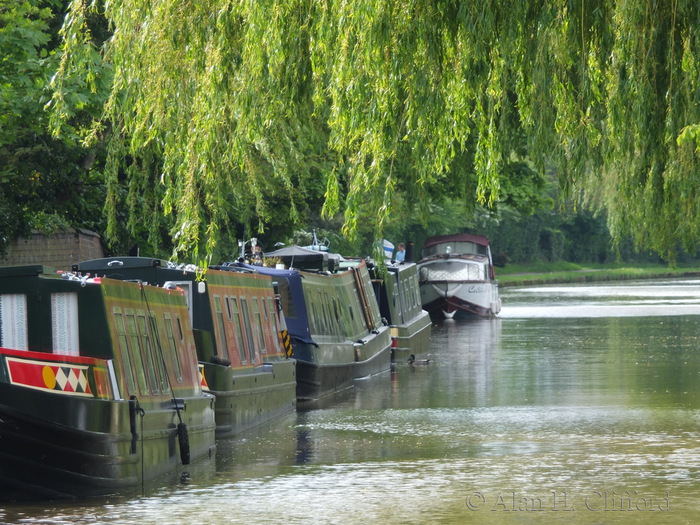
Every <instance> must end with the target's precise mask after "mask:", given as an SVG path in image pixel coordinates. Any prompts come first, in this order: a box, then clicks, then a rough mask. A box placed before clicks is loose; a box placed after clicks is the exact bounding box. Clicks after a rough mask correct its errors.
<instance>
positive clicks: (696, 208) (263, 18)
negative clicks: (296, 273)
mask: <svg viewBox="0 0 700 525" xmlns="http://www.w3.org/2000/svg"><path fill="white" fill-rule="evenodd" d="M101 9H102V10H101ZM98 15H103V16H104V19H105V20H106V21H107V23H108V24H109V28H110V30H111V36H110V37H109V38H108V39H106V41H105V42H104V46H102V40H103V39H102V38H101V37H100V36H99V35H96V33H95V31H94V29H93V27H94V26H95V24H94V23H92V25H91V20H94V18H95V17H97V16H98ZM91 17H92V18H91ZM97 25H98V26H99V24H97ZM699 35H700V5H699V4H698V3H697V1H696V0H672V1H671V2H670V3H668V4H667V3H664V2H651V1H639V0H614V1H613V0H588V1H586V2H583V1H581V2H572V1H569V0H548V1H543V0H529V1H526V0H522V1H516V2H494V1H485V2H474V3H469V2H456V1H454V0H401V1H399V0H366V1H363V2H345V1H339V0H320V1H319V0H274V1H273V0H263V1H258V2H240V1H237V0H201V1H197V2H187V1H182V0H161V1H159V2H150V1H147V0H123V1H121V2H105V3H104V5H102V3H101V2H98V1H97V0H92V1H90V2H88V0H72V2H71V3H70V9H69V11H68V15H67V17H66V20H65V25H64V29H63V50H64V54H63V56H62V62H61V67H60V69H59V73H58V75H57V77H56V81H55V83H54V96H53V99H52V109H53V115H54V117H53V118H54V127H55V129H61V127H62V126H64V125H65V122H67V121H72V119H73V118H74V116H75V115H78V114H79V113H80V110H81V109H83V110H84V109H85V108H90V107H92V106H91V100H92V101H94V100H95V99H94V98H92V99H91V98H87V99H84V100H83V99H80V98H78V99H71V95H72V94H74V91H75V89H74V87H77V91H78V92H79V93H82V94H83V95H85V94H86V93H90V94H94V95H96V96H98V95H100V93H101V92H102V91H101V90H102V87H101V86H108V88H109V97H108V98H107V99H106V102H105V104H104V108H103V113H102V114H101V115H99V116H97V115H95V116H94V118H93V122H92V125H91V126H87V127H80V126H76V127H75V128H74V129H75V133H74V135H75V136H76V137H79V138H81V139H82V140H83V141H86V142H88V143H90V141H96V140H98V139H100V138H105V139H107V140H108V141H109V142H110V145H109V155H108V156H107V160H106V163H107V164H106V167H105V176H106V181H107V185H108V200H107V211H108V214H109V224H110V229H109V230H108V234H109V236H110V237H112V238H114V236H115V235H116V232H117V229H118V226H119V222H118V221H117V214H118V210H119V207H120V205H121V204H122V203H123V202H124V201H122V200H120V198H119V191H118V190H117V186H119V185H125V186H126V187H128V188H129V192H128V195H129V198H127V199H126V202H125V203H126V204H127V205H128V209H129V216H130V219H129V221H128V228H129V230H130V231H132V232H133V231H135V230H136V228H137V226H138V224H137V223H139V222H142V220H143V218H144V217H151V216H153V214H157V215H158V216H160V217H161V218H162V220H161V221H160V222H158V224H157V228H158V230H159V231H162V228H166V229H167V231H168V232H169V235H170V236H171V237H172V240H173V249H174V251H175V253H187V252H189V253H191V254H192V255H194V256H195V258H198V254H200V253H205V254H207V255H209V256H212V254H214V253H216V250H217V244H219V243H221V242H222V237H223V236H225V235H230V234H232V233H233V232H234V231H236V232H237V233H238V234H239V235H240V232H239V231H238V230H239V228H238V226H237V225H242V230H243V231H244V232H252V231H256V232H257V233H261V234H262V233H264V231H265V229H266V228H267V227H268V225H269V224H272V223H275V222H277V221H278V220H279V219H280V217H282V216H285V217H287V218H288V222H289V224H290V225H292V226H294V225H297V224H299V222H300V221H301V219H302V218H304V217H305V216H306V214H307V213H309V214H318V212H319V211H322V212H323V216H324V217H325V218H332V217H335V216H336V214H337V213H342V214H343V220H344V232H345V233H346V234H347V235H348V237H349V238H350V239H351V241H352V242H360V243H361V242H364V236H365V235H369V236H370V237H371V238H373V239H377V238H381V237H383V236H385V235H386V233H387V232H391V231H392V229H394V230H395V229H396V228H398V226H397V224H398V221H404V222H405V221H407V220H408V219H411V218H413V217H414V216H417V217H418V222H419V223H420V224H421V225H422V226H424V225H425V224H427V223H428V222H429V221H430V222H432V221H434V220H435V210H436V206H438V207H439V206H443V204H444V203H445V202H446V201H445V200H444V199H442V200H441V199H435V197H436V195H440V194H448V196H449V199H450V200H453V201H460V202H461V203H462V204H461V206H463V208H464V209H466V210H476V209H477V203H478V204H479V205H483V206H486V207H489V208H491V209H492V210H493V211H492V212H490V213H492V214H493V215H494V216H496V217H497V216H498V211H497V209H495V210H494V207H495V208H498V206H506V207H517V208H523V209H525V208H529V209H530V210H534V209H537V207H538V206H539V205H540V204H541V202H540V201H539V198H538V195H539V194H541V193H542V189H543V188H542V180H543V178H542V177H543V174H544V168H545V166H550V165H553V166H556V168H557V174H558V176H559V181H560V184H561V186H562V187H563V188H564V189H565V190H566V191H567V192H568V195H569V196H572V197H576V198H580V199H582V201H583V202H585V203H586V204H587V205H589V206H591V207H594V208H603V209H606V210H607V217H608V223H609V226H610V231H611V233H612V238H613V240H615V241H617V242H618V243H621V242H622V241H623V240H624V239H626V238H628V237H631V238H633V239H634V242H635V245H636V246H637V247H649V248H653V249H655V250H657V251H659V252H660V253H662V254H664V255H666V256H667V257H669V258H671V259H673V258H674V257H675V254H676V251H677V247H678V246H679V243H680V245H681V246H682V247H684V248H685V249H686V250H690V249H691V248H692V247H693V246H694V244H695V242H696V241H697V240H698V239H699V238H700V230H699V229H698V228H699V227H698V224H700V204H699V202H698V200H697V199H696V198H695V196H696V195H697V194H698V189H700V187H699V186H700V176H699V175H698V166H699V164H698V152H699V151H700V141H699V139H698V137H699V136H700V132H698V129H699V127H700V113H699V112H700V105H698V104H697V97H698V92H699V90H700V85H699V83H698V81H699V76H698V68H697V58H696V57H698V56H700V49H699V48H700V40H699V38H698V36H699ZM97 98H99V97H97ZM87 113H90V112H89V111H87ZM147 189H149V190H148V191H146V190H147ZM305 203H309V207H308V208H306V207H305ZM317 204H318V206H317ZM154 222H157V221H154ZM368 231H370V232H371V233H367V232H368ZM156 237H157V236H156V235H155V232H153V231H152V232H151V238H152V239H153V240H154V242H155V239H156ZM555 237H556V235H555ZM551 247H552V248H553V249H554V248H556V249H555V251H556V252H557V253H558V252H559V251H560V250H563V249H566V247H565V246H560V245H559V244H558V243H556V242H555V243H554V244H552V245H551Z"/></svg>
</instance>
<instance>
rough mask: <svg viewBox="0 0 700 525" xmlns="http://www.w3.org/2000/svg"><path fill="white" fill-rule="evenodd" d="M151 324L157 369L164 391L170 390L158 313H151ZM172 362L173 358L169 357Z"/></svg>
mask: <svg viewBox="0 0 700 525" xmlns="http://www.w3.org/2000/svg"><path fill="white" fill-rule="evenodd" d="M149 321H150V323H149V325H148V326H150V328H151V331H152V332H153V349H154V352H155V353H154V356H153V357H154V359H155V360H156V371H157V372H158V374H159V376H160V388H161V390H162V391H163V392H168V391H169V390H170V387H169V386H168V385H169V380H168V378H169V376H168V369H167V367H166V364H165V354H164V351H165V350H164V349H163V341H162V337H161V332H162V327H160V326H159V325H158V318H157V317H156V314H155V313H153V312H151V313H150V314H149ZM169 361H170V362H172V361H173V360H172V358H171V359H169Z"/></svg>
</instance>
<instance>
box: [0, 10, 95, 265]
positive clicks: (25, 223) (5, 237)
mask: <svg viewBox="0 0 700 525" xmlns="http://www.w3.org/2000/svg"><path fill="white" fill-rule="evenodd" d="M61 8H62V2H60V1H52V0H25V1H7V0H3V1H0V187H1V189H2V191H0V253H1V252H3V251H4V250H5V249H6V248H7V245H8V243H9V242H10V241H11V240H12V239H14V238H15V237H16V236H18V235H27V234H28V233H29V232H30V231H31V230H32V229H35V228H36V229H49V230H52V229H53V226H51V225H52V224H53V225H59V224H60V225H62V226H65V225H68V223H69V222H70V223H71V224H72V225H73V226H81V227H87V228H91V229H99V228H98V227H99V222H100V211H99V210H100V208H101V199H102V197H101V195H99V191H95V190H96V188H98V187H99V184H100V183H99V181H96V180H95V179H94V178H92V174H91V173H90V171H89V169H88V168H89V166H90V165H91V164H92V162H93V161H94V158H93V157H94V156H93V155H91V154H87V155H86V152H85V151H83V150H82V149H81V148H77V147H73V146H71V145H70V144H67V143H66V142H64V141H62V140H57V139H55V138H54V137H52V136H51V135H50V134H49V133H48V131H47V130H46V124H47V117H46V114H45V113H44V105H45V104H46V103H47V102H48V100H49V96H50V95H49V93H48V92H47V90H46V88H47V85H48V83H49V80H50V75H51V72H53V71H55V69H56V67H57V63H58V58H57V56H56V53H55V49H56V45H57V44H56V41H57V36H58V30H59V28H60V22H61V19H60V17H59V16H57V14H58V13H59V12H60V10H61Z"/></svg>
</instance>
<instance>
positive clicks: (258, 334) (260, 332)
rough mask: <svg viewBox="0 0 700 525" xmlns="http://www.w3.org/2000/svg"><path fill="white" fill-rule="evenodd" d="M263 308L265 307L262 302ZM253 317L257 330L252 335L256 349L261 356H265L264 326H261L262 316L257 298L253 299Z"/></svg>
mask: <svg viewBox="0 0 700 525" xmlns="http://www.w3.org/2000/svg"><path fill="white" fill-rule="evenodd" d="M263 306H265V302H264V301H263ZM253 316H254V317H255V326H257V330H255V332H254V333H255V339H256V340H257V343H258V348H260V353H261V354H266V353H267V348H266V346H265V325H263V321H262V316H261V315H260V305H259V303H258V298H257V297H253Z"/></svg>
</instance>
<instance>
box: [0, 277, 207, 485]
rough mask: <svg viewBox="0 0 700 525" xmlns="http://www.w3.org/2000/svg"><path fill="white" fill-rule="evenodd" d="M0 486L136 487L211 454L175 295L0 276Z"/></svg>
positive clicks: (181, 304) (183, 310) (182, 311)
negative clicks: (0, 445)
mask: <svg viewBox="0 0 700 525" xmlns="http://www.w3.org/2000/svg"><path fill="white" fill-rule="evenodd" d="M0 347H1V348H0V443H2V447H1V448H0V485H2V486H4V487H6V488H7V489H8V490H10V491H13V492H20V493H22V494H26V495H32V496H41V497H50V498H56V497H83V496H97V495H106V494H111V493H114V492H118V491H123V490H131V489H137V488H139V487H140V486H142V484H144V483H145V482H146V481H149V480H153V479H155V478H157V477H159V476H161V475H164V474H166V473H168V472H171V471H174V470H176V469H177V468H179V467H181V466H182V465H185V464H188V463H189V462H190V461H194V460H197V459H200V458H202V457H205V456H210V455H211V454H212V453H213V452H214V450H215V441H214V429H215V422H214V409H213V406H214V397H213V396H212V395H211V394H208V393H206V392H203V391H202V387H201V380H200V374H199V370H198V366H197V357H196V353H195V342H194V338H193V336H192V330H191V326H190V320H189V314H188V311H187V304H186V300H185V297H184V294H183V292H182V291H181V290H166V289H164V288H159V287H154V286H147V285H143V284H138V283H131V282H123V281H117V280H112V279H94V278H79V277H77V276H75V275H73V274H60V273H57V272H54V271H53V270H51V269H49V268H45V267H42V266H38V265H34V266H20V267H6V268H0Z"/></svg>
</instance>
